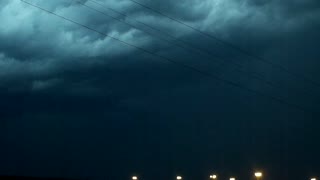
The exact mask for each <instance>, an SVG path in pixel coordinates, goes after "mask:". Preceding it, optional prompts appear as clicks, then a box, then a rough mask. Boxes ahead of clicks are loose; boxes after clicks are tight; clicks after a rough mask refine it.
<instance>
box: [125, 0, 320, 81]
mask: <svg viewBox="0 0 320 180" xmlns="http://www.w3.org/2000/svg"><path fill="white" fill-rule="evenodd" d="M128 1H131V2H133V3H135V4H137V5H139V6H141V7H143V8H145V9H148V10H150V11H153V12H155V13H157V14H159V15H161V16H164V17H166V18H168V19H170V20H172V21H175V22H177V23H179V24H181V25H183V26H185V27H188V28H189V29H191V30H193V31H195V32H197V33H199V34H201V35H203V36H206V37H208V38H210V39H213V40H215V41H218V42H219V43H221V44H224V45H227V46H230V47H231V48H232V49H234V50H237V51H239V52H241V53H243V54H245V55H247V56H249V57H251V58H254V59H256V60H258V61H260V62H263V63H266V64H269V65H270V66H271V67H273V68H278V69H279V70H282V71H284V72H286V73H288V74H290V75H291V76H294V77H296V78H300V79H301V80H304V81H308V82H310V83H312V84H313V85H315V86H320V83H319V82H317V81H314V80H312V79H309V78H307V77H305V76H303V75H301V74H297V73H295V72H292V71H290V70H288V69H287V68H285V67H283V66H281V65H279V64H275V63H273V62H271V61H269V60H266V59H264V58H262V57H260V56H257V55H255V54H253V53H251V52H249V51H247V50H245V49H242V48H240V47H238V46H236V45H234V44H232V43H230V42H227V41H225V40H222V39H220V38H218V37H216V36H214V35H211V34H209V33H206V32H204V31H201V30H199V29H197V28H195V27H193V26H191V25H189V24H187V23H184V22H182V21H180V20H178V19H176V18H173V17H172V16H169V15H167V14H165V13H162V12H161V11H159V10H156V9H154V8H151V7H149V6H147V5H145V4H142V3H140V2H138V1H135V0H128Z"/></svg>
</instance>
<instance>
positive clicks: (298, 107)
mask: <svg viewBox="0 0 320 180" xmlns="http://www.w3.org/2000/svg"><path fill="white" fill-rule="evenodd" d="M20 1H21V2H23V3H26V4H28V5H30V6H33V7H35V8H38V9H40V10H42V11H44V12H47V13H49V14H51V15H54V16H56V17H58V18H61V19H63V20H65V21H69V22H71V23H73V24H76V25H78V26H81V27H83V28H85V29H88V30H90V31H93V32H96V33H98V34H100V35H101V36H104V37H108V38H110V39H113V40H115V41H119V42H121V43H122V44H125V45H127V46H129V47H132V48H135V49H137V50H139V51H142V52H144V53H146V54H149V55H152V56H155V57H158V58H159V59H163V60H165V61H168V62H170V63H173V64H175V65H178V66H182V67H184V68H186V69H189V70H191V71H195V72H198V73H200V74H202V75H204V76H208V77H210V78H212V79H215V80H217V81H221V82H224V83H225V84H229V85H231V86H234V87H237V88H240V89H244V90H246V91H248V92H251V93H254V94H257V95H259V96H262V97H265V98H270V99H272V100H274V101H277V102H279V103H281V104H285V105H287V106H289V107H292V108H296V109H299V110H301V111H303V112H312V113H314V112H313V110H309V109H306V108H305V107H303V106H300V105H297V104H293V103H290V102H287V101H285V100H283V99H281V98H278V97H275V96H271V95H268V94H265V93H262V92H260V91H257V90H254V89H250V88H248V87H245V86H241V84H237V83H235V82H233V81H230V80H227V79H223V78H221V77H219V76H215V75H213V74H211V73H208V72H204V71H201V70H199V69H197V68H195V67H192V66H190V65H187V64H184V63H181V62H177V61H174V60H172V59H171V58H168V57H166V56H162V55H159V54H156V53H154V52H152V51H149V50H147V49H144V48H141V47H139V46H136V45H133V44H131V43H128V42H126V41H123V40H121V39H118V38H116V37H113V36H110V35H108V34H105V33H103V32H100V31H98V30H95V29H93V28H91V27H89V26H86V25H84V24H81V23H78V22H76V21H74V20H71V19H69V18H66V17H64V16H61V15H59V14H56V13H54V12H52V11H49V10H47V9H44V8H42V7H40V6H37V5H35V4H32V3H29V2H27V1H24V0H20Z"/></svg>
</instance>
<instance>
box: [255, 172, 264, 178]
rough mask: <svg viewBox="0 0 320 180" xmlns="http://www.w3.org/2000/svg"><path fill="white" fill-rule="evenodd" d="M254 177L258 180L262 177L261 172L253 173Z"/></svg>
mask: <svg viewBox="0 0 320 180" xmlns="http://www.w3.org/2000/svg"><path fill="white" fill-rule="evenodd" d="M254 176H255V177H256V178H257V179H259V178H261V177H262V172H255V173H254Z"/></svg>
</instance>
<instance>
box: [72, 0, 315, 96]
mask: <svg viewBox="0 0 320 180" xmlns="http://www.w3.org/2000/svg"><path fill="white" fill-rule="evenodd" d="M88 1H90V2H93V3H95V4H97V5H99V6H101V7H103V8H106V9H109V10H111V11H113V12H116V13H118V14H120V15H122V16H124V17H128V15H126V14H124V13H121V12H119V11H117V10H114V9H113V8H110V7H106V6H104V5H103V4H100V3H98V2H96V1H94V0H88ZM77 2H78V3H79V4H81V5H82V6H84V7H86V8H88V9H90V10H92V11H95V12H97V13H100V14H102V15H104V16H107V17H109V18H112V19H114V20H116V21H119V22H121V23H124V24H126V25H128V26H130V27H133V28H135V29H137V30H140V31H142V32H144V33H146V34H148V35H149V36H152V37H155V38H157V39H158V40H160V41H164V42H166V43H168V44H173V45H175V46H177V47H179V48H181V49H183V50H186V51H187V52H189V50H194V49H196V50H198V49H197V48H196V47H193V46H190V48H191V49H188V48H186V47H184V46H181V45H180V44H177V43H173V42H171V41H169V40H167V39H164V38H161V37H158V36H156V35H154V34H151V33H149V32H148V31H145V30H141V29H140V28H138V27H136V26H134V25H132V24H130V23H128V22H126V21H124V20H122V19H121V18H115V17H113V16H111V15H109V14H106V13H104V12H102V11H100V10H98V9H95V8H93V7H91V6H88V5H86V4H85V3H82V2H80V1H77ZM135 21H136V22H138V23H140V21H138V20H135ZM141 23H142V22H141ZM142 24H143V25H145V26H147V27H150V28H152V29H154V30H156V31H158V32H160V33H163V31H160V30H158V29H157V28H153V27H152V26H149V25H148V24H145V23H142ZM169 37H170V38H174V40H177V39H176V37H174V36H172V35H170V34H169ZM183 43H184V44H185V43H186V42H183ZM186 45H188V43H187V44H186ZM199 52H200V53H202V52H203V50H201V49H200V50H199V51H197V53H198V54H199ZM189 53H190V52H189ZM208 53H209V55H211V56H214V59H206V60H215V61H218V62H219V64H218V66H222V65H223V64H224V63H226V62H227V61H228V60H226V59H224V58H222V57H217V56H215V55H212V54H210V52H208ZM201 55H202V54H201ZM228 62H229V63H231V64H234V65H235V66H236V70H237V71H239V72H240V73H243V74H245V75H246V76H247V77H253V78H255V79H257V80H259V81H262V82H264V83H265V84H267V85H269V86H271V87H274V88H280V89H282V88H283V87H282V85H279V84H277V83H274V82H273V81H270V80H267V79H265V78H264V77H263V74H262V73H259V72H251V71H249V72H248V71H245V70H243V67H242V65H240V64H238V63H234V62H232V61H228ZM297 91H300V92H301V93H303V94H307V95H309V96H314V95H313V94H311V93H310V92H308V91H306V90H300V89H299V90H298V89H297ZM295 94H296V95H298V96H299V95H300V94H299V93H295Z"/></svg>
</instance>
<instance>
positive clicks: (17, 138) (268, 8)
mask: <svg viewBox="0 0 320 180" xmlns="http://www.w3.org/2000/svg"><path fill="white" fill-rule="evenodd" d="M28 2H30V3H34V4H36V5H38V6H41V7H43V8H45V9H48V10H50V11H54V12H55V13H57V14H59V15H63V16H65V17H67V18H70V19H72V20H75V21H77V22H79V23H82V24H84V25H87V26H90V27H92V28H94V29H96V30H98V31H100V32H103V33H105V34H108V35H110V36H112V37H116V38H119V39H121V40H123V41H126V42H129V43H132V44H134V45H136V46H139V47H143V48H145V49H148V50H150V51H152V52H154V53H157V54H159V55H163V56H168V57H171V58H172V59H174V60H175V61H178V62H182V63H185V64H188V65H191V66H194V67H196V68H198V69H201V70H203V71H207V72H210V73H212V74H215V75H216V74H217V75H220V76H221V77H223V78H225V79H228V80H232V81H234V82H237V83H240V84H242V85H244V86H248V87H252V88H253V89H257V90H259V91H261V92H264V93H267V94H271V95H274V96H277V97H280V98H284V99H286V100H287V101H288V102H290V103H295V104H299V105H302V106H306V107H310V108H311V109H315V110H317V109H318V108H319V103H318V102H319V101H318V100H319V88H318V87H316V86H314V85H312V84H310V83H309V82H306V81H303V79H300V80H299V79H296V78H294V77H292V76H290V75H288V74H286V73H284V72H283V71H281V70H279V69H278V70H276V69H275V68H273V67H271V66H270V65H268V64H265V63H261V62H260V63H259V62H255V61H254V60H253V59H252V58H251V60H252V61H249V59H250V58H249V57H248V56H246V55H244V54H241V53H239V51H237V50H234V49H232V48H230V47H228V46H226V45H223V44H220V43H217V42H216V41H214V40H212V39H209V38H208V37H204V36H202V35H200V34H199V33H196V32H195V31H192V30H190V29H188V28H186V27H184V26H183V25H181V24H179V23H176V22H173V21H172V20H170V19H167V18H164V17H162V16H160V15H159V14H156V13H152V12H150V11H148V10H146V9H144V8H142V7H140V6H138V5H136V4H134V3H132V2H131V1H128V0H99V1H98V2H100V3H102V4H103V5H104V6H106V7H111V8H113V9H116V10H118V11H120V12H123V13H126V14H127V15H128V16H127V17H124V16H123V15H119V14H117V13H115V12H112V11H110V10H107V9H103V8H102V7H100V6H98V5H97V4H95V3H93V2H91V1H89V0H84V1H81V2H83V3H86V5H88V6H90V7H93V8H96V9H98V10H99V11H103V12H105V13H106V14H109V15H111V16H113V17H116V18H121V20H124V21H125V22H127V23H129V24H132V25H134V26H137V27H138V29H135V28H133V27H130V26H127V25H125V24H124V23H121V22H119V21H115V20H113V19H112V18H108V17H105V16H103V15H102V14H99V13H97V12H94V11H92V10H90V9H87V8H85V7H84V6H82V5H81V4H79V2H77V0H74V1H71V0H56V1H47V0H29V1H28ZM139 2H142V3H143V4H147V5H148V6H150V7H153V8H155V9H158V10H160V11H163V12H165V13H166V14H168V15H170V16H173V17H176V18H177V19H179V20H181V21H183V22H185V23H187V24H190V25H192V26H194V27H196V28H198V29H201V30H202V31H205V32H208V33H210V34H214V35H216V36H218V37H219V38H220V39H224V40H226V41H228V42H231V43H233V44H236V45H237V46H240V47H241V48H244V49H247V50H249V51H251V52H253V53H255V54H257V55H258V56H262V57H265V58H267V59H268V60H270V61H272V62H273V63H275V64H281V65H282V66H284V67H286V68H287V69H290V70H291V71H294V72H297V73H298V74H304V75H305V76H307V77H308V78H309V79H313V80H314V81H318V82H319V81H320V79H319V77H320V74H319V71H318V69H319V68H318V67H319V62H318V57H319V56H320V54H319V51H318V47H319V46H318V44H319V42H320V36H319V31H320V23H319V22H320V11H319V8H320V3H319V1H317V0H304V1H302V0H271V1H266V0H241V1H239V0H179V1H174V0H141V1H139ZM134 20H139V21H142V22H144V23H146V24H149V25H152V26H153V27H156V28H159V29H161V30H162V31H165V32H167V33H170V34H171V35H173V36H175V37H177V38H181V39H182V38H183V39H184V40H185V41H188V42H189V43H190V44H193V45H194V46H197V47H201V48H203V49H207V50H209V51H210V52H212V53H216V54H219V55H220V56H222V57H224V59H225V60H226V63H224V64H223V65H222V66H220V65H219V64H218V63H217V62H215V61H214V59H213V58H212V57H211V56H208V55H206V54H203V55H199V54H197V53H195V52H194V51H185V50H184V49H180V48H178V47H176V46H174V45H172V44H168V43H166V42H163V41H160V40H158V39H157V38H155V37H153V36H150V35H148V34H146V33H144V32H143V31H146V30H147V31H150V29H148V28H146V27H143V26H141V24H139V23H136V22H135V21H134ZM150 32H152V34H154V35H156V36H157V37H166V36H163V35H161V36H160V35H159V33H157V32H153V31H150ZM168 39H169V40H170V38H168ZM230 62H237V63H239V64H241V65H244V68H247V69H249V70H250V71H254V72H259V73H261V74H262V75H263V78H265V79H267V80H269V81H272V82H275V83H276V84H278V86H280V87H283V88H282V89H280V88H272V87H270V86H268V85H266V83H263V82H261V81H259V80H257V79H254V78H250V77H248V76H247V75H246V74H245V73H241V72H239V71H238V70H236V69H235V67H234V65H232V64H230ZM301 91H303V92H304V91H308V92H309V93H311V94H312V95H313V96H310V95H305V94H303V95H302V94H301V93H300V92H301ZM297 92H299V93H300V94H299V93H298V94H299V95H297ZM0 113H1V117H0V119H1V121H0V122H1V124H0V127H2V129H3V131H0V140H1V141H3V142H4V144H5V145H7V147H8V148H7V149H1V150H0V152H4V153H3V154H7V156H6V157H3V156H2V157H1V158H0V160H1V159H4V160H3V161H0V169H2V170H1V171H0V174H1V173H2V172H4V173H12V174H22V175H23V174H27V175H28V174H29V175H30V174H31V175H42V174H41V173H43V175H44V176H46V175H50V176H51V175H54V176H73V177H74V176H82V177H88V176H89V177H90V176H97V177H105V176H106V175H105V171H106V169H108V170H110V172H111V175H110V176H112V177H113V176H114V177H113V178H119V177H121V176H123V178H124V179H125V178H126V177H125V176H127V175H128V174H127V173H131V172H133V171H141V172H145V173H146V176H148V175H149V176H151V175H152V174H159V178H161V174H162V173H161V172H159V171H160V169H161V168H165V169H166V170H169V171H172V173H178V172H185V173H186V174H188V173H190V172H193V168H194V164H197V165H199V166H198V168H195V169H197V170H199V172H200V171H204V170H203V169H210V168H211V165H212V164H215V163H216V164H217V165H213V166H214V167H215V168H216V169H219V168H221V166H222V165H224V166H226V167H228V168H230V169H236V167H239V166H241V164H242V163H244V164H245V165H244V166H243V167H244V168H256V166H259V165H261V164H262V165H261V166H263V165H265V166H267V167H269V168H271V169H272V168H274V169H272V170H274V171H275V172H276V173H278V174H281V173H282V172H280V170H281V168H280V167H275V165H274V164H273V162H277V163H278V164H280V165H281V166H282V165H283V166H285V165H286V163H288V161H287V160H288V159H289V157H290V158H293V157H296V158H297V161H298V163H297V162H292V163H291V164H293V165H292V166H291V170H295V169H298V168H297V167H298V165H295V164H300V165H301V164H306V163H307V164H308V165H307V166H306V167H303V168H305V169H306V168H309V167H310V168H311V169H312V168H314V169H316V168H315V166H314V165H315V164H316V161H313V160H312V156H311V155H312V154H314V152H316V151H317V150H319V144H317V143H315V142H313V141H312V139H315V137H316V127H317V126H316V125H317V123H316V122H315V121H314V119H317V117H316V116H314V117H312V115H310V114H309V113H306V112H304V111H301V110H299V109H296V108H292V107H290V106H287V105H285V104H281V103H278V102H276V101H273V100H270V99H269V98H265V97H261V96H257V95H253V94H252V93H251V92H247V91H245V90H241V89H237V88H234V87H233V86H229V85H227V84H225V83H223V82H218V81H215V80H213V79H211V78H208V77H205V76H203V75H201V74H199V73H197V72H193V71H190V70H188V69H185V68H182V67H180V66H179V65H174V64H170V63H169V62H166V61H164V60H163V59H159V58H155V57H151V56H149V55H147V54H145V53H143V52H141V51H138V50H137V49H134V48H132V47H129V46H126V45H123V44H121V43H119V42H117V41H114V40H112V39H110V38H107V37H102V36H101V35H99V34H97V33H95V32H92V31H89V30H86V29H84V28H82V27H79V26H77V25H74V24H71V23H69V22H66V21H63V20H61V19H59V18H57V17H55V16H52V15H50V14H48V13H45V12H42V11H40V10H39V9H36V8H34V7H31V6H29V5H27V4H24V3H22V2H21V1H19V0H1V1H0ZM0 130H1V128H0ZM284 131H287V132H288V133H287V134H284V133H283V132H284ZM286 143H288V144H289V145H288V144H286ZM286 145H288V146H290V147H291V149H292V150H291V151H290V152H289V153H287V154H286V152H285V150H284V149H285V148H286ZM233 147H237V149H234V148H233ZM303 148H304V149H303ZM37 151H40V152H41V153H38V152H37ZM301 151H305V152H306V154H308V155H305V154H304V155H303V157H304V158H302V154H303V153H301ZM48 154H50V155H48ZM299 155H300V157H299ZM56 156H57V157H56ZM270 157H272V158H270ZM258 159H259V160H258ZM270 159H273V161H270ZM1 162H6V164H1ZM17 162H22V163H19V164H18V165H17ZM29 162H33V163H31V165H29ZM45 162H52V164H49V165H48V164H47V163H45ZM213 162H214V163H213ZM252 162H255V163H257V164H254V163H252ZM299 162H301V163H299ZM123 163H126V165H123ZM40 164H41V165H40ZM42 164H46V165H42ZM280 165H279V166H280ZM150 166H151V167H150ZM134 168H135V169H134ZM179 168H181V169H179ZM39 169H40V171H41V173H38V171H39ZM201 169H202V170H201ZM221 169H222V168H221ZM197 170H194V171H197ZM146 171H148V172H146ZM208 171H209V170H208ZM235 172H237V171H236V170H235ZM148 173H150V174H148ZM203 173H207V172H203ZM226 173H227V172H226ZM164 174H165V173H164ZM190 174H191V175H192V173H190ZM193 175H194V174H193ZM163 176H166V175H163ZM119 179H120V178H119ZM283 179H285V178H283Z"/></svg>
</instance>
